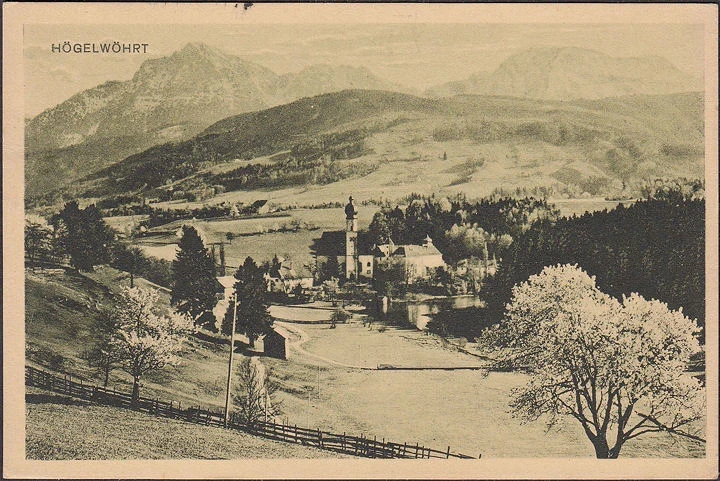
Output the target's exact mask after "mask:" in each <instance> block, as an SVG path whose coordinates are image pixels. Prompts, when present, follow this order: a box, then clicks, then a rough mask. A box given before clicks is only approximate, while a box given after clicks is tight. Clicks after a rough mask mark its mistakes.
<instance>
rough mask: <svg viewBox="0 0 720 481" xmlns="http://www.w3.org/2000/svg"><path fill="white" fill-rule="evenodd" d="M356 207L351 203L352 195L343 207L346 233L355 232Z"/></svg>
mask: <svg viewBox="0 0 720 481" xmlns="http://www.w3.org/2000/svg"><path fill="white" fill-rule="evenodd" d="M357 214H358V212H357V207H355V203H354V201H353V198H352V195H351V196H350V198H349V199H348V203H347V205H346V206H345V230H346V231H348V232H357Z"/></svg>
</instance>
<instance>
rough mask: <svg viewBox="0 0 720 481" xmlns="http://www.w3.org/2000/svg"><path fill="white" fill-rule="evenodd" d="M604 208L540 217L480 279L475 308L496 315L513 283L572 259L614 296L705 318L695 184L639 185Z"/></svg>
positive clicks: (700, 195) (700, 198)
mask: <svg viewBox="0 0 720 481" xmlns="http://www.w3.org/2000/svg"><path fill="white" fill-rule="evenodd" d="M646 196H647V197H646V198H645V199H644V200H640V201H638V202H635V203H634V204H632V205H630V206H627V207H625V206H623V205H622V204H621V205H619V206H618V207H617V208H616V209H613V210H611V211H609V212H608V211H601V212H592V213H587V214H585V215H583V216H580V217H571V218H560V219H558V220H549V219H540V220H538V222H536V223H534V224H533V225H532V226H531V227H530V228H529V229H528V230H527V231H526V232H524V233H523V234H522V235H520V236H519V237H517V238H516V239H515V240H514V242H513V243H512V245H511V246H510V248H509V249H508V250H507V252H506V253H505V255H504V256H503V258H502V261H501V263H500V267H499V269H498V271H497V273H496V274H495V276H493V277H491V278H490V279H488V281H487V282H486V283H485V285H484V287H483V289H482V291H481V296H482V297H483V299H485V301H486V303H487V309H486V312H485V313H483V314H484V316H486V317H487V318H488V319H489V320H490V321H497V320H499V319H500V318H501V317H502V315H503V312H504V309H505V305H506V303H507V302H509V301H510V298H511V290H512V287H513V286H514V285H515V284H518V283H520V282H524V281H526V280H527V279H528V277H529V276H531V275H533V274H538V273H539V272H540V271H542V269H543V267H545V266H551V265H555V264H566V263H569V264H577V265H578V266H580V267H581V268H582V269H584V270H585V271H587V272H588V273H589V274H590V275H593V276H595V277H596V279H597V284H598V287H599V288H600V289H601V290H602V291H604V292H607V293H608V294H610V295H612V296H615V297H618V298H620V297H621V296H623V295H628V294H630V293H632V292H637V293H639V294H641V295H642V296H644V297H646V298H648V299H650V298H652V299H659V300H661V301H663V302H666V303H667V304H668V306H669V307H670V308H671V309H678V308H682V309H683V312H684V313H685V314H686V315H687V316H689V317H691V318H694V319H697V320H698V323H699V324H700V325H701V326H703V325H704V322H705V198H704V184H703V183H702V182H700V181H696V182H689V183H685V184H684V185H683V184H677V185H675V186H672V185H671V186H668V185H661V186H660V187H658V188H656V189H655V190H651V189H647V190H646Z"/></svg>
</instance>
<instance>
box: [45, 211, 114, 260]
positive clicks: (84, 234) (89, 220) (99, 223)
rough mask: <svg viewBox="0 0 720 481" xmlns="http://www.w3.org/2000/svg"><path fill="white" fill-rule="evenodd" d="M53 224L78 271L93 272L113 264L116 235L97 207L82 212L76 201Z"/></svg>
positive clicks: (57, 216) (59, 214)
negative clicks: (102, 265)
mask: <svg viewBox="0 0 720 481" xmlns="http://www.w3.org/2000/svg"><path fill="white" fill-rule="evenodd" d="M52 222H53V225H54V226H55V227H56V231H57V232H58V233H61V235H63V236H64V238H63V239H62V240H61V244H62V245H63V246H64V247H65V249H66V251H67V253H68V254H69V255H70V263H71V264H72V265H73V266H74V267H76V268H77V269H80V270H84V271H90V270H92V269H93V267H94V266H96V265H98V264H105V263H108V262H110V261H111V259H112V249H113V246H114V244H115V235H114V234H113V231H112V229H110V227H109V226H108V225H107V224H106V223H105V220H104V219H103V217H102V213H101V212H100V210H99V209H98V208H97V207H95V205H90V206H88V207H86V208H85V209H80V208H79V206H78V203H77V201H72V202H69V203H67V204H65V207H64V208H63V210H62V211H60V213H58V214H57V215H56V216H55V217H54V218H53V221H52Z"/></svg>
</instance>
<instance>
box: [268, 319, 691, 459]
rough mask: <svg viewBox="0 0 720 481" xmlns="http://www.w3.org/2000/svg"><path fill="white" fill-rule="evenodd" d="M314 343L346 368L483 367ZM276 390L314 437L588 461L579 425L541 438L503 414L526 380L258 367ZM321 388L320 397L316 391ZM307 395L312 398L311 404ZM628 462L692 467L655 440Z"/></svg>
mask: <svg viewBox="0 0 720 481" xmlns="http://www.w3.org/2000/svg"><path fill="white" fill-rule="evenodd" d="M302 329H303V330H304V331H306V333H307V334H309V336H310V337H311V340H309V341H307V342H306V343H305V344H304V345H303V347H304V349H306V350H307V351H309V352H312V353H313V354H318V355H321V356H326V357H329V358H332V359H336V360H339V361H342V362H344V363H348V364H356V365H357V364H359V365H366V366H376V365H378V364H382V363H387V364H394V365H397V366H406V367H409V366H438V365H445V366H468V365H481V364H482V362H481V361H480V360H478V359H477V358H475V357H473V356H469V355H467V354H462V353H459V352H457V351H456V350H454V349H453V348H448V347H447V346H444V345H443V343H441V342H440V341H439V340H438V339H437V338H435V337H433V336H426V335H424V334H422V333H419V332H417V331H411V330H402V329H388V330H386V331H385V332H378V331H377V330H373V331H369V330H367V328H364V327H362V326H361V325H355V326H353V325H339V326H338V328H337V329H328V328H327V326H309V325H307V326H306V325H303V326H302ZM264 362H265V363H266V364H268V365H269V366H271V368H272V369H273V370H274V373H275V375H276V376H277V377H278V379H279V381H280V383H281V385H282V386H283V389H284V393H283V394H282V396H281V397H282V399H283V404H284V406H285V410H286V415H287V416H288V417H289V418H290V419H304V422H306V423H308V424H309V425H310V426H312V427H319V428H321V429H327V430H334V431H346V430H347V431H351V430H355V431H361V432H364V433H366V434H370V435H378V436H382V437H385V438H388V439H392V440H395V441H399V442H405V441H407V442H409V443H415V442H420V444H423V443H424V444H426V445H428V446H437V447H440V448H444V447H446V446H448V445H449V446H451V448H452V449H453V450H454V451H457V452H461V453H464V454H468V455H472V456H477V455H478V454H479V453H482V455H483V457H534V456H551V457H578V456H580V457H582V456H587V457H592V456H594V451H593V449H592V445H591V444H590V442H589V441H588V440H587V438H586V437H585V435H584V433H583V432H582V429H581V427H580V425H579V424H577V423H575V422H573V421H572V420H568V421H567V422H565V423H563V424H562V425H560V426H559V429H553V430H551V431H547V430H546V426H545V425H544V424H543V423H542V422H536V423H529V424H521V423H520V421H519V420H518V419H516V418H514V417H512V415H511V414H510V413H509V409H508V400H509V395H510V393H511V391H512V389H513V388H516V387H519V386H521V385H522V384H524V383H525V382H526V380H527V378H526V377H525V376H524V375H521V374H516V373H497V372H492V373H489V374H486V373H484V372H483V371H467V370H457V371H443V370H429V371H393V370H379V371H360V370H353V369H348V368H343V367H338V366H332V365H328V364H327V363H323V362H322V361H318V360H315V359H313V358H310V357H303V356H302V355H296V356H294V357H293V358H292V359H291V362H282V361H277V360H273V359H265V360H264ZM318 386H319V390H318ZM318 392H319V394H318ZM308 393H309V395H308ZM623 454H624V455H625V456H628V457H631V456H632V457H668V456H678V457H693V456H702V451H700V450H699V448H698V446H697V445H695V444H693V443H689V442H688V443H685V442H675V441H674V440H673V439H672V438H670V437H669V436H667V435H663V434H658V435H651V436H648V437H645V438H642V437H641V438H638V439H636V440H633V441H631V442H630V443H628V444H627V445H626V446H625V451H624V453H623Z"/></svg>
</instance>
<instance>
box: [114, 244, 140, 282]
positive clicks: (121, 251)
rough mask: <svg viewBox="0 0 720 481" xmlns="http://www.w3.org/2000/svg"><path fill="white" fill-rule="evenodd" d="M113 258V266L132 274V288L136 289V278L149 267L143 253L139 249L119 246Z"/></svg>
mask: <svg viewBox="0 0 720 481" xmlns="http://www.w3.org/2000/svg"><path fill="white" fill-rule="evenodd" d="M113 257H114V260H113V266H114V267H117V268H118V269H120V270H122V271H125V272H127V273H128V274H130V287H135V276H136V275H137V274H139V273H140V272H142V271H143V270H145V268H147V266H148V265H149V263H148V259H147V257H145V254H143V251H141V250H140V249H138V248H137V247H133V246H131V247H128V246H126V245H123V244H119V245H118V246H117V248H116V249H115V253H114V255H113Z"/></svg>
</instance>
